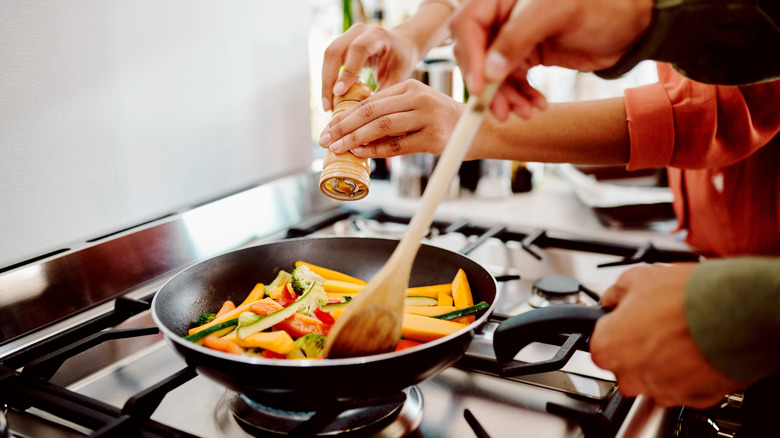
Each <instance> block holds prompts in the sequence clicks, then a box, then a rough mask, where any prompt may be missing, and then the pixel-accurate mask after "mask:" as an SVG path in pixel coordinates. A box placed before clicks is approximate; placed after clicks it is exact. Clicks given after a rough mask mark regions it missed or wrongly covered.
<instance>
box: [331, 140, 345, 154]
mask: <svg viewBox="0 0 780 438" xmlns="http://www.w3.org/2000/svg"><path fill="white" fill-rule="evenodd" d="M343 146H344V140H336V141H335V142H334V143H333V144H332V145H330V150H331V151H333V153H336V154H340V153H342V152H344V151H342V150H341V149H342V147H343Z"/></svg>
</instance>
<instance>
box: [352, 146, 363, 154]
mask: <svg viewBox="0 0 780 438" xmlns="http://www.w3.org/2000/svg"><path fill="white" fill-rule="evenodd" d="M363 149H365V148H364V147H363V146H358V147H356V148H355V149H352V153H353V154H356V155H360V154H362V153H363Z"/></svg>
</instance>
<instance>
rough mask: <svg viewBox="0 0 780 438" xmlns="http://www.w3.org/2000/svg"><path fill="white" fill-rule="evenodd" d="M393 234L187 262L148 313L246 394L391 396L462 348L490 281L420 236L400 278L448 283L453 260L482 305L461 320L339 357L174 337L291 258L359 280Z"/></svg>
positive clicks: (285, 244)
mask: <svg viewBox="0 0 780 438" xmlns="http://www.w3.org/2000/svg"><path fill="white" fill-rule="evenodd" d="M397 244H398V241H397V240H392V239H381V238H365V237H321V238H311V237H306V238H300V239H288V240H282V241H278V242H273V243H268V244H262V245H259V246H255V247H250V248H246V249H242V250H238V251H234V252H230V253H227V254H223V255H220V256H217V257H214V258H212V259H208V260H206V261H203V262H200V263H197V264H195V265H193V266H191V267H189V268H187V269H185V270H183V271H182V272H180V273H178V274H176V275H175V276H174V277H173V278H171V279H170V280H169V281H168V282H167V283H165V285H164V286H163V287H162V288H161V289H160V290H159V291H158V292H157V294H156V295H155V297H154V301H153V303H152V315H153V317H154V320H155V322H156V323H157V325H158V326H159V327H160V330H161V331H162V333H163V334H164V335H165V337H166V339H167V340H168V341H169V342H170V343H171V344H172V345H173V347H174V348H175V349H176V351H177V352H178V353H179V354H180V355H181V356H183V357H184V359H185V360H186V362H187V363H188V364H189V365H190V366H193V367H195V369H196V370H197V371H198V372H199V373H200V374H202V375H205V376H208V377H210V378H212V379H214V380H215V381H217V382H219V383H221V384H223V385H225V386H226V387H228V388H230V389H232V390H235V391H237V392H239V393H242V394H244V395H246V396H248V397H249V398H251V399H253V400H256V401H268V400H272V401H273V403H274V405H275V406H285V405H290V406H295V407H300V406H305V405H306V404H312V405H316V404H318V403H327V402H328V401H329V400H349V399H361V398H373V397H382V396H391V395H395V394H398V393H400V391H402V390H403V389H404V388H406V387H409V386H411V385H414V384H417V383H420V382H422V381H423V380H426V379H428V378H430V377H433V376H435V375H436V374H438V373H439V372H441V371H442V370H444V369H445V368H447V367H448V366H450V365H452V364H453V363H454V362H456V361H457V360H458V359H459V358H460V357H461V356H462V355H463V354H464V352H465V351H466V349H467V348H468V346H469V343H470V342H471V339H472V337H473V332H474V329H476V328H477V327H478V326H480V325H481V324H483V323H484V322H485V320H486V319H487V318H488V316H489V314H490V313H491V312H492V311H493V308H494V303H495V302H496V299H497V287H496V280H495V279H494V278H493V276H492V275H491V274H490V273H489V272H487V271H486V270H485V269H484V268H483V267H482V266H480V265H479V264H477V263H476V262H474V261H473V260H471V259H469V258H468V257H466V256H464V255H461V254H458V253H455V252H452V251H449V250H446V249H442V248H438V247H435V246H430V245H422V247H421V248H420V250H419V252H418V253H417V257H416V258H415V261H414V266H413V268H412V273H411V278H410V286H423V285H434V284H442V283H449V282H451V281H452V280H453V279H454V278H455V274H456V273H457V271H458V269H459V268H460V269H463V270H464V271H465V272H466V276H467V277H468V279H469V285H470V286H471V290H472V293H473V295H474V302H475V303H476V302H479V301H486V302H487V303H488V304H490V307H489V308H488V309H487V310H486V311H485V312H484V313H482V314H481V315H478V317H477V320H476V321H475V322H474V323H472V324H470V325H469V326H467V327H465V328H464V329H462V330H460V331H458V332H456V333H453V334H451V335H449V336H446V337H444V338H441V339H438V340H436V341H432V342H428V343H425V344H423V345H422V346H418V347H415V348H411V349H406V350H402V351H398V352H392V353H385V354H380V355H374V356H366V357H357V358H349V359H319V360H280V359H265V358H259V357H249V356H237V355H230V354H227V353H222V352H218V351H214V350H210V349H208V348H206V347H203V346H200V345H197V344H195V343H192V342H189V341H187V340H185V339H184V338H183V336H185V335H186V333H187V330H188V329H189V328H190V327H192V326H193V323H194V321H196V320H197V318H198V316H199V315H200V314H201V313H203V312H214V311H215V310H216V309H219V307H220V306H221V305H222V303H223V302H224V301H225V300H228V299H229V300H233V301H234V302H236V303H238V302H241V301H243V299H244V298H245V297H246V295H247V294H248V293H249V291H251V290H252V288H253V287H254V285H255V284H256V283H266V284H267V283H269V282H271V281H272V280H273V279H274V278H275V277H276V274H277V273H278V272H279V270H281V269H284V270H287V271H290V270H291V269H292V267H293V265H294V263H295V262H296V261H297V260H303V261H306V262H309V263H313V264H315V265H319V266H323V267H327V268H330V269H335V270H337V271H340V272H344V273H346V274H349V275H352V276H354V277H358V278H362V279H365V280H369V279H370V278H371V277H372V276H373V274H374V273H375V272H377V271H378V270H379V269H380V268H381V267H382V266H383V265H384V263H385V262H386V261H387V259H388V257H390V254H391V253H392V252H393V250H394V249H395V247H396V245H397Z"/></svg>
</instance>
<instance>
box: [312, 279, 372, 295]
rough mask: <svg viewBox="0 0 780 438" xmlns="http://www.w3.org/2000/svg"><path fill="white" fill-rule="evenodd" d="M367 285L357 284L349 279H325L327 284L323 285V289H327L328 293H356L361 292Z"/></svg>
mask: <svg viewBox="0 0 780 438" xmlns="http://www.w3.org/2000/svg"><path fill="white" fill-rule="evenodd" d="M364 287H365V285H362V284H357V283H351V282H349V281H339V280H328V279H326V280H325V284H323V285H322V289H324V290H325V292H328V293H336V294H348V295H352V294H356V293H358V292H360V291H361V290H362V289H363V288H364Z"/></svg>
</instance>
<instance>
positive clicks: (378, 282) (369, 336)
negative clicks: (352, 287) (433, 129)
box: [323, 0, 524, 359]
mask: <svg viewBox="0 0 780 438" xmlns="http://www.w3.org/2000/svg"><path fill="white" fill-rule="evenodd" d="M522 3H524V0H518V1H517V2H516V3H515V5H514V7H513V9H512V13H511V15H510V16H513V15H514V14H516V13H517V12H518V11H519V10H520V7H519V5H520V4H522ZM498 86H499V83H498V82H496V83H490V84H487V85H486V86H485V89H484V90H483V91H482V94H480V95H479V96H478V97H476V98H475V97H474V96H471V97H470V98H469V100H468V102H467V104H466V109H465V110H464V111H463V113H462V114H461V116H460V118H459V119H458V123H457V124H456V125H455V130H454V131H453V132H452V135H451V136H450V139H449V140H448V141H447V146H446V147H445V148H444V152H443V153H442V155H441V158H440V159H439V161H438V163H437V165H436V168H435V169H434V171H433V175H432V176H431V179H430V181H429V182H428V186H427V187H426V189H425V192H424V193H423V196H422V199H421V201H420V209H419V210H418V211H417V213H415V214H414V216H412V219H411V221H410V222H409V228H408V229H407V230H406V233H405V234H404V236H403V238H402V239H401V241H400V242H399V244H398V246H397V247H396V248H395V250H394V251H393V253H392V254H391V255H390V259H389V260H388V261H387V263H385V265H384V266H383V267H382V268H381V269H380V270H379V272H378V273H377V274H376V275H374V277H373V278H371V280H370V281H369V282H368V284H367V285H366V286H365V287H364V288H363V289H362V290H361V291H360V293H359V294H357V295H356V296H355V298H354V299H353V300H352V301H351V302H350V303H349V305H348V306H346V308H345V310H344V313H343V314H342V315H341V316H340V317H339V318H338V320H337V321H336V323H335V324H334V325H333V328H332V329H331V330H330V333H329V334H328V337H327V341H326V342H325V349H324V351H323V354H324V356H325V357H327V358H331V359H335V358H345V357H357V356H368V355H372V354H380V353H386V352H389V351H393V350H394V348H395V345H396V343H398V341H399V340H400V339H401V324H402V322H403V314H404V298H405V296H406V289H407V287H408V286H409V276H410V274H411V270H412V264H413V262H414V259H415V257H416V255H417V250H418V249H420V244H421V240H422V239H423V237H424V236H425V231H426V230H427V229H428V228H429V227H430V226H431V223H432V222H433V215H434V212H435V211H436V207H438V205H439V202H441V199H442V196H444V193H445V191H446V190H447V188H448V186H449V184H450V181H452V178H453V177H454V176H455V173H456V172H457V171H458V169H459V168H460V164H461V162H462V161H463V158H464V157H465V156H466V152H467V151H468V149H469V146H470V145H471V142H472V141H473V140H474V137H475V136H476V134H477V131H478V130H479V126H480V124H481V123H482V119H483V118H484V116H485V111H487V109H488V107H489V106H490V102H491V101H492V100H493V96H495V94H496V91H497V90H498Z"/></svg>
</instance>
